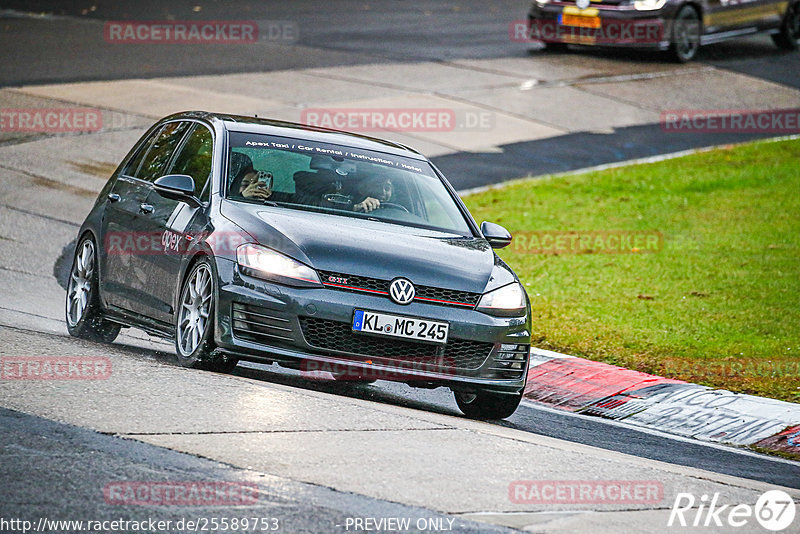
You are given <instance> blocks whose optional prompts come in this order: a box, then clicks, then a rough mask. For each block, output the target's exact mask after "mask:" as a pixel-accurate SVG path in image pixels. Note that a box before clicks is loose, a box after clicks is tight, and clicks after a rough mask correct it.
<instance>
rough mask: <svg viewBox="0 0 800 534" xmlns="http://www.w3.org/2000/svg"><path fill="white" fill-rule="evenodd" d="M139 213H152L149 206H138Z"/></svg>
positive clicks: (151, 208) (151, 207)
mask: <svg viewBox="0 0 800 534" xmlns="http://www.w3.org/2000/svg"><path fill="white" fill-rule="evenodd" d="M139 211H140V212H142V213H147V214H150V213H153V206H152V205H151V204H139Z"/></svg>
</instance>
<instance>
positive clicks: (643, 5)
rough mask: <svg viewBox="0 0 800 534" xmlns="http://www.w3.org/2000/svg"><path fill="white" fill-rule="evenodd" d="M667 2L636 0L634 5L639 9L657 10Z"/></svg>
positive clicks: (662, 0)
mask: <svg viewBox="0 0 800 534" xmlns="http://www.w3.org/2000/svg"><path fill="white" fill-rule="evenodd" d="M666 3H667V0H634V2H633V7H634V8H635V9H636V10H637V11H655V10H656V9H661V8H662V7H664V6H665V5H666Z"/></svg>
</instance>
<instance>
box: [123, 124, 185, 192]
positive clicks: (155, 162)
mask: <svg viewBox="0 0 800 534" xmlns="http://www.w3.org/2000/svg"><path fill="white" fill-rule="evenodd" d="M189 126H190V123H188V122H170V123H169V124H165V125H164V127H163V128H161V131H159V132H158V134H157V136H156V138H155V141H153V143H152V144H151V146H150V149H149V150H148V151H147V155H145V156H144V158H143V159H142V161H141V164H140V165H139V168H138V170H137V171H136V174H132V173H128V175H129V176H135V177H136V178H139V179H141V180H146V181H148V182H154V181H155V180H156V179H157V178H160V177H161V176H163V175H164V172H165V170H166V165H167V163H169V161H170V160H171V159H172V155H173V154H174V152H175V149H176V148H177V147H178V143H179V142H180V140H181V138H182V137H183V135H184V134H185V133H186V131H187V130H188V129H189ZM134 159H136V158H134Z"/></svg>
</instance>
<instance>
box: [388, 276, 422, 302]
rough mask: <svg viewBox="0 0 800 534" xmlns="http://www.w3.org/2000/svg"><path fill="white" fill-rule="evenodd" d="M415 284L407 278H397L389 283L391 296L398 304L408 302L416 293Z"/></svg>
mask: <svg viewBox="0 0 800 534" xmlns="http://www.w3.org/2000/svg"><path fill="white" fill-rule="evenodd" d="M416 293H417V292H416V290H415V289H414V284H412V283H411V280H407V279H405V278H395V279H394V280H392V283H391V284H390V285H389V296H390V297H392V300H393V301H395V302H396V303H398V304H408V303H409V302H411V301H412V300H414V296H415V295H416Z"/></svg>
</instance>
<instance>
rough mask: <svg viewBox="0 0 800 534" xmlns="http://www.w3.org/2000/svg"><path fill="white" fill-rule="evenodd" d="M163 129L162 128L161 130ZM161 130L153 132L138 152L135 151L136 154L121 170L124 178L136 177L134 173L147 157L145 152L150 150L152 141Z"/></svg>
mask: <svg viewBox="0 0 800 534" xmlns="http://www.w3.org/2000/svg"><path fill="white" fill-rule="evenodd" d="M162 129H163V128H162ZM160 131H161V129H158V130H156V131H155V132H153V133H152V134H151V135H150V137H148V138H147V141H145V142H144V143H142V146H140V147H139V150H137V151H136V154H134V155H133V157H132V158H131V160H130V161H129V162H128V164H127V165H126V166H125V169H123V171H122V174H124V175H125V176H136V171H138V170H139V166H140V165H141V164H142V160H143V159H144V157H145V156H146V155H147V151H148V150H150V146H151V145H152V144H153V140H154V139H155V138H156V137H158V133H159V132H160Z"/></svg>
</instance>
